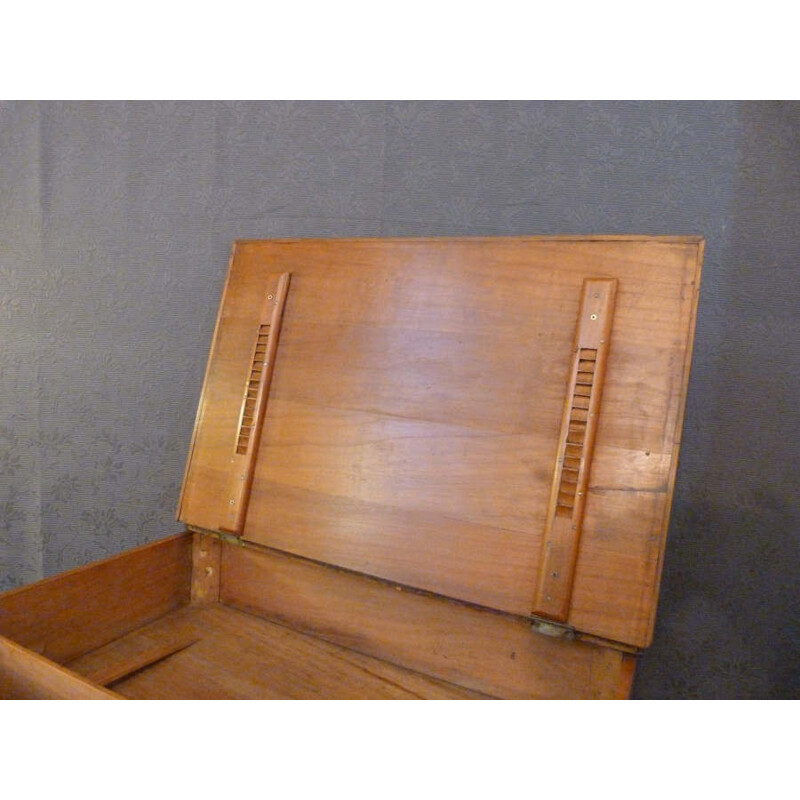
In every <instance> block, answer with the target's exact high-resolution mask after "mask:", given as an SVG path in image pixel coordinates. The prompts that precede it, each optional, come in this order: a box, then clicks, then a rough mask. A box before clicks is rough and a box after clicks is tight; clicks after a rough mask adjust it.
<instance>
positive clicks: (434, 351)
mask: <svg viewBox="0 0 800 800" xmlns="http://www.w3.org/2000/svg"><path fill="white" fill-rule="evenodd" d="M699 250H700V243H699V241H698V240H696V239H619V238H617V239H613V238H612V239H454V240H453V239H451V240H448V239H441V240H435V239H433V240H298V241H283V242H281V241H275V242H240V243H238V244H237V246H236V248H235V252H234V256H233V259H232V265H231V269H230V275H229V279H228V284H227V288H226V291H225V296H224V298H223V304H222V310H221V317H220V325H219V328H218V331H217V334H216V342H215V345H214V347H213V350H212V354H211V358H210V366H209V371H208V374H207V378H206V385H205V389H204V393H203V398H202V399H201V406H200V409H199V412H198V424H197V426H196V431H195V437H194V441H193V448H192V453H191V457H190V458H191V460H190V464H189V467H188V470H187V480H186V482H185V486H184V493H183V499H182V505H181V511H180V516H181V519H183V520H184V521H186V522H188V523H190V524H193V525H195V526H198V527H202V528H209V529H220V528H221V527H223V525H222V523H221V516H220V509H221V508H223V507H224V504H225V502H227V497H226V492H227V493H230V492H229V489H228V487H229V486H230V480H229V479H230V475H229V464H230V455H229V454H228V450H230V448H231V447H232V445H233V442H234V441H235V439H236V426H237V420H238V417H239V410H240V405H241V391H242V386H244V384H245V382H246V380H247V375H248V368H249V363H248V362H249V360H250V359H251V353H252V337H253V329H254V325H255V324H256V321H257V320H256V317H257V315H258V310H259V307H260V305H261V303H262V302H263V295H264V292H265V291H266V287H267V285H268V283H269V281H270V280H272V279H274V276H275V275H279V274H282V273H291V286H290V290H289V293H288V297H287V301H286V305H285V309H284V314H283V322H282V328H281V334H280V344H279V346H278V349H277V355H276V358H275V363H274V372H273V374H272V384H271V387H270V390H269V397H268V402H267V406H266V416H265V421H264V425H263V429H262V431H261V441H260V445H259V448H258V452H257V457H256V461H255V465H254V480H253V485H252V492H251V494H250V498H249V506H248V508H247V514H246V521H245V526H244V538H246V539H247V540H249V541H252V542H255V543H258V544H263V545H267V546H269V547H273V548H278V549H281V550H284V551H287V552H290V553H294V554H297V555H301V556H305V557H307V558H311V559H314V560H317V561H321V562H325V563H330V564H334V565H336V566H340V567H345V568H348V569H352V570H356V571H358V572H364V573H367V574H370V575H375V576H378V577H381V578H386V579H388V580H392V581H396V582H398V583H403V584H407V585H410V586H413V587H417V588H420V589H424V590H427V591H432V592H436V593H438V594H443V595H447V596H450V597H454V598H457V599H460V600H466V601H469V602H473V603H476V604H479V605H483V606H487V607H490V608H495V609H498V610H502V611H507V612H511V613H514V614H521V615H528V614H530V613H531V611H532V609H533V605H534V595H535V592H536V582H537V577H538V572H539V568H540V566H541V563H542V561H541V558H542V556H541V553H542V546H543V536H544V531H545V525H546V520H547V513H548V503H549V499H550V493H551V486H552V483H553V475H554V468H555V465H556V464H555V462H556V457H557V451H558V442H559V434H560V430H561V424H562V416H563V410H564V403H565V394H566V392H567V390H568V382H569V378H570V368H571V364H572V355H573V342H574V336H575V329H576V321H577V318H578V313H579V306H580V302H581V290H582V286H583V282H584V280H586V279H587V278H613V279H616V280H617V282H618V284H617V292H616V309H615V312H614V320H613V329H612V333H611V345H610V349H609V352H608V359H607V365H606V378H605V388H604V392H603V397H602V408H601V411H600V416H599V420H598V423H597V431H596V439H595V449H594V457H593V461H592V469H591V474H590V482H589V485H588V489H587V495H586V503H585V512H584V517H583V525H582V531H581V536H580V542H579V547H578V553H577V562H576V567H575V574H574V581H573V583H572V586H571V598H570V602H569V613H568V617H567V620H566V622H567V624H569V625H573V626H575V627H577V628H579V629H580V630H583V631H585V632H589V633H592V634H594V635H597V636H602V637H605V638H609V639H614V640H618V641H622V642H626V643H628V644H633V645H635V646H644V645H646V644H647V643H648V640H649V636H650V631H651V628H652V618H653V613H654V606H655V598H656V592H657V583H658V573H659V569H660V557H661V553H662V550H663V539H664V529H665V521H666V514H667V512H668V507H669V499H670V496H671V488H672V483H673V475H674V472H673V470H674V457H673V456H674V452H675V442H676V439H677V429H678V423H679V420H680V413H681V409H682V404H683V399H684V394H685V384H686V370H687V364H688V361H687V358H688V353H689V348H690V342H691V328H692V323H693V314H694V308H695V304H696V285H695V284H696V280H697V272H698V266H699Z"/></svg>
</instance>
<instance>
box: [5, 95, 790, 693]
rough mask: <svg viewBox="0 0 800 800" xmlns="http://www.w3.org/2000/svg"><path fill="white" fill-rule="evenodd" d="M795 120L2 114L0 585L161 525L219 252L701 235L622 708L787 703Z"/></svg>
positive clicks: (188, 415)
mask: <svg viewBox="0 0 800 800" xmlns="http://www.w3.org/2000/svg"><path fill="white" fill-rule="evenodd" d="M798 211H800V104H797V103H778V102H774V103H649V102H636V103H541V102H536V103H531V102H524V103H523V102H510V103H492V102H480V103H463V102H454V103H446V102H386V103H384V102H361V103H345V102H329V103H317V102H269V103H249V102H243V103H239V102H235V103H234V102H224V103H162V102H159V103H142V102H136V103H117V102H114V103H111V102H108V103H106V102H103V103H83V102H66V103H44V102H42V103H40V102H14V103H1V104H0V589H5V588H9V587H12V586H16V585H19V584H23V583H26V582H29V581H33V580H35V579H37V578H40V577H42V576H45V575H49V574H52V573H54V572H57V571H61V570H63V569H67V568H69V567H73V566H76V565H78V564H83V563H86V562H88V561H90V560H94V559H97V558H100V557H102V556H106V555H109V554H112V553H115V552H118V551H121V550H123V549H126V548H129V547H131V546H134V545H137V544H140V543H143V542H147V541H150V540H153V539H157V538H160V537H163V536H164V535H167V534H169V533H172V532H175V531H177V530H179V526H178V525H177V524H176V523H175V521H174V508H175V503H176V499H177V495H178V490H179V486H180V482H181V479H182V473H183V466H184V456H185V453H186V449H187V445H188V442H189V437H190V433H191V427H192V423H193V419H194V410H195V406H196V402H197V399H198V395H199V390H200V384H201V380H202V374H203V368H204V363H205V358H206V354H207V348H208V343H209V340H210V336H211V330H212V326H213V323H214V318H215V313H216V306H217V302H218V299H219V294H220V291H221V287H222V280H223V275H224V270H225V265H226V262H227V256H228V250H229V247H230V244H231V242H232V241H233V240H234V239H236V238H247V237H252V238H268V237H285V236H390V235H470V234H486V235H515V234H555V233H649V234H702V235H703V236H705V237H706V240H707V245H706V259H705V268H704V278H703V288H702V294H701V304H700V312H699V319H698V325H697V339H696V346H695V357H694V362H693V372H692V380H691V386H690V393H689V398H688V407H687V414H686V425H685V430H684V437H683V445H682V453H681V465H680V470H679V474H678V483H677V488H676V493H675V502H674V511H673V518H672V523H671V527H670V534H669V541H668V546H667V556H666V562H665V568H664V580H663V585H662V592H661V601H660V606H659V617H658V623H657V629H656V638H655V642H654V644H653V647H652V648H651V649H650V651H648V653H647V654H646V655H645V656H644V658H643V660H642V664H641V666H640V668H639V672H638V675H637V680H636V684H635V688H634V694H635V696H637V697H653V698H660V697H674V698H678V697H704V698H712V697H798V696H800V593H798V576H800V501H799V500H798V491H797V486H798V475H799V474H800V457H799V455H798V446H797V442H798V426H799V424H800V414H799V413H798V401H797V399H798V397H800V379H799V378H798V375H800V370H799V369H798V367H799V366H800V364H798V343H799V342H800V322H799V321H798V313H797V312H798V308H800V302H798V300H800V292H799V291H798V282H800V269H799V268H798V265H800V215H799V214H798Z"/></svg>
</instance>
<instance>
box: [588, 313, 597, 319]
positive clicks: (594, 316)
mask: <svg viewBox="0 0 800 800" xmlns="http://www.w3.org/2000/svg"><path fill="white" fill-rule="evenodd" d="M589 319H592V320H594V319H597V314H592V316H591V317H589Z"/></svg>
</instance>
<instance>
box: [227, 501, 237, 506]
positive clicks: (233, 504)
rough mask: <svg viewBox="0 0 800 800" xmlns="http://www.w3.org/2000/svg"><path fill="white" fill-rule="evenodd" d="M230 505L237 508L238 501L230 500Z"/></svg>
mask: <svg viewBox="0 0 800 800" xmlns="http://www.w3.org/2000/svg"><path fill="white" fill-rule="evenodd" d="M228 504H229V505H232V506H235V505H236V501H235V500H228Z"/></svg>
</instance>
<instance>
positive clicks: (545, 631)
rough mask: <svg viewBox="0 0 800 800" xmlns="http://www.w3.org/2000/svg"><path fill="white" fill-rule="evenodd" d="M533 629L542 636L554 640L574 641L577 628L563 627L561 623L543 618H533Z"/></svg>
mask: <svg viewBox="0 0 800 800" xmlns="http://www.w3.org/2000/svg"><path fill="white" fill-rule="evenodd" d="M531 628H532V629H533V630H534V631H536V633H540V634H541V635H542V636H549V637H550V638H552V639H574V638H575V628H573V627H571V626H570V625H563V624H561V623H560V622H553V621H552V620H549V619H542V618H541V617H532V618H531Z"/></svg>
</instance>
